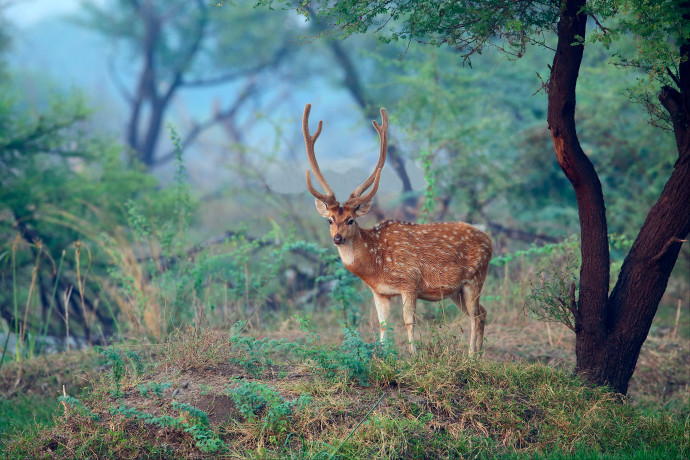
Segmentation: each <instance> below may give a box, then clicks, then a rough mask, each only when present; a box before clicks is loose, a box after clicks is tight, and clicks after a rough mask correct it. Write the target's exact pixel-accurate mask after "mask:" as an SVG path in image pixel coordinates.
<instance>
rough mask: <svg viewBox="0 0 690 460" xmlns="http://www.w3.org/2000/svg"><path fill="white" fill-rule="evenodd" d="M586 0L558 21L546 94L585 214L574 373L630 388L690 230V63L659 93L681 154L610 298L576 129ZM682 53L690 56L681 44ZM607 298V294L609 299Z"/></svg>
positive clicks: (598, 196) (593, 182) (604, 246)
mask: <svg viewBox="0 0 690 460" xmlns="http://www.w3.org/2000/svg"><path fill="white" fill-rule="evenodd" d="M584 6H585V0H568V1H566V2H565V4H564V6H563V10H562V12H561V18H560V21H559V23H558V46H557V50H556V54H555V56H554V61H553V66H552V71H551V78H550V80H549V93H548V122H549V129H550V130H551V136H552V139H553V144H554V148H555V150H556V156H557V158H558V164H559V165H560V167H561V169H562V170H563V172H564V173H565V175H566V176H567V177H568V179H569V180H570V182H571V183H572V185H573V189H574V191H575V196H576V199H577V205H578V212H579V217H580V231H581V237H580V238H581V251H582V266H581V269H580V295H579V299H578V301H577V308H576V309H575V308H574V310H575V311H574V314H575V333H576V345H575V353H576V357H577V365H576V372H577V373H578V374H579V375H581V376H582V377H584V378H586V379H587V380H589V381H591V382H593V383H596V384H598V385H608V386H610V387H612V388H613V389H614V390H616V391H618V392H620V393H622V394H625V393H626V392H627V390H628V382H629V381H630V378H631V377H632V374H633V371H634V370H635V365H636V363H637V358H638V356H639V353H640V349H641V348H642V344H643V343H644V341H645V339H646V338H647V334H648V333H649V328H650V326H651V324H652V319H653V318H654V315H655V314H656V310H657V307H658V305H659V302H660V300H661V296H662V295H663V293H664V291H665V290H666V285H667V283H668V278H669V276H670V274H671V270H672V269H673V266H674V265H675V262H676V259H677V257H678V253H679V251H680V245H681V241H682V240H683V239H684V238H685V237H686V236H687V234H688V232H689V231H690V208H689V206H688V203H690V187H688V183H690V159H689V156H690V154H689V151H690V142H689V141H688V129H687V128H688V121H689V120H690V116H688V113H689V112H688V108H689V107H690V104H689V103H688V94H690V92H689V86H690V85H689V84H688V78H689V77H690V75H689V73H690V72H688V62H687V61H686V62H684V63H683V64H682V65H681V67H680V79H679V81H681V84H680V85H679V86H680V91H676V90H675V89H673V88H668V87H667V88H664V91H663V92H662V95H661V96H660V100H661V101H662V104H663V105H664V106H665V107H666V108H667V110H668V111H669V113H670V114H671V118H672V120H673V124H674V132H675V134H676V142H677V146H678V151H679V159H678V161H677V162H676V165H675V169H674V171H673V174H672V175H671V177H670V179H669V181H668V182H667V184H666V186H665V188H664V191H663V192H662V194H661V196H660V198H659V201H658V202H657V203H656V204H655V205H654V207H652V209H651V210H650V212H649V215H648V216H647V219H646V221H645V223H644V225H643V226H642V229H641V230H640V233H639V234H638V236H637V239H636V240H635V242H634V243H633V246H632V248H631V250H630V252H629V253H628V256H627V257H626V259H625V261H624V263H623V267H622V269H621V273H620V275H619V277H618V281H617V283H616V286H615V288H614V289H613V291H612V292H611V296H610V297H608V288H609V251H608V235H607V227H606V213H605V206H604V198H603V193H602V189H601V183H600V182H599V178H598V176H597V173H596V171H595V170H594V166H593V165H592V163H591V161H589V158H587V156H586V155H585V154H584V152H583V151H582V148H581V146H580V144H579V140H578V138H577V132H576V130H575V86H576V83H577V76H578V72H579V68H580V64H581V61H582V53H583V46H582V45H573V44H574V43H576V42H577V41H578V39H579V38H582V37H584V36H585V28H586V21H587V15H586V14H584V13H581V12H580V11H581V9H582V7H584ZM681 54H682V55H683V56H688V46H687V44H684V45H683V47H682V48H681ZM607 297H608V298H607Z"/></svg>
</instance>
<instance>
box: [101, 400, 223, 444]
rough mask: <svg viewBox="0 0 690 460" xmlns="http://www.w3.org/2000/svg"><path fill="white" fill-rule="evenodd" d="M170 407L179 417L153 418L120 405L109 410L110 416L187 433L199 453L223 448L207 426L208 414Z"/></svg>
mask: <svg viewBox="0 0 690 460" xmlns="http://www.w3.org/2000/svg"><path fill="white" fill-rule="evenodd" d="M170 407H171V408H172V409H174V410H177V411H179V412H180V415H178V416H177V417H173V416H171V415H167V414H164V415H160V416H154V415H152V414H149V413H146V412H141V411H139V410H138V409H136V408H133V407H127V406H126V405H124V404H123V405H121V406H119V407H113V408H111V410H110V413H111V414H119V415H122V416H124V417H126V418H134V419H137V420H141V421H142V422H144V423H146V424H148V425H156V426H159V427H161V428H165V427H171V428H175V429H178V430H182V431H184V432H186V433H189V434H191V435H192V437H193V438H194V441H196V443H195V445H196V446H197V447H198V448H199V450H200V451H201V452H205V453H214V452H218V451H219V450H221V449H222V448H223V447H224V444H223V441H221V440H220V439H219V438H218V436H217V435H216V434H215V433H214V432H213V430H212V429H211V427H210V425H209V420H208V414H207V413H206V412H203V411H201V410H199V409H197V408H196V407H194V406H192V405H190V404H185V403H178V402H177V401H173V402H172V404H171V405H170Z"/></svg>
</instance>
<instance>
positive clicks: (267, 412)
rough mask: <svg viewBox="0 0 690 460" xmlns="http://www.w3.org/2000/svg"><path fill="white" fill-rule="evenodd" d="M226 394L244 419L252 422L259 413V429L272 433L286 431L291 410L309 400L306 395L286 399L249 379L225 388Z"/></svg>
mask: <svg viewBox="0 0 690 460" xmlns="http://www.w3.org/2000/svg"><path fill="white" fill-rule="evenodd" d="M227 394H228V395H229V396H230V397H231V398H232V400H233V401H234V402H235V405H236V407H237V410H238V411H239V413H240V414H241V415H242V416H243V417H244V418H245V419H246V420H248V421H250V422H253V421H255V420H257V417H259V415H260V421H261V429H262V430H266V431H269V432H271V433H273V434H274V435H282V434H284V433H286V432H287V431H288V426H289V423H290V416H291V415H292V413H293V410H295V409H300V408H302V407H304V406H306V405H307V404H309V402H310V401H311V398H310V397H308V396H300V397H298V398H296V399H293V400H292V401H287V400H286V399H285V398H284V397H283V396H282V395H281V394H280V393H279V392H278V391H276V390H275V389H273V388H271V387H269V386H267V385H264V384H262V383H259V382H253V381H249V380H243V381H240V382H237V383H236V384H235V385H234V386H233V387H231V388H229V389H228V390H227Z"/></svg>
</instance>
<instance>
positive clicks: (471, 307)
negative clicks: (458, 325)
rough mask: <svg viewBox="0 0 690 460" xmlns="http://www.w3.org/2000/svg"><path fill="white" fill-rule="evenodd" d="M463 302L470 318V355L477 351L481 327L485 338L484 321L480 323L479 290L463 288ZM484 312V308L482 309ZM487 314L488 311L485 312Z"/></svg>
mask: <svg viewBox="0 0 690 460" xmlns="http://www.w3.org/2000/svg"><path fill="white" fill-rule="evenodd" d="M462 300H463V301H464V302H463V303H464V304H465V308H466V309H467V314H468V315H469V317H470V355H472V354H474V353H475V351H477V338H478V334H477V332H478V329H479V328H480V327H481V329H482V332H481V336H482V337H483V336H484V319H482V320H481V326H480V323H479V315H480V308H481V306H480V305H479V290H478V289H476V287H475V286H474V285H471V284H466V285H464V286H463V287H462ZM482 310H483V308H482ZM485 312H486V310H485Z"/></svg>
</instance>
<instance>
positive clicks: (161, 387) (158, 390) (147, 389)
mask: <svg viewBox="0 0 690 460" xmlns="http://www.w3.org/2000/svg"><path fill="white" fill-rule="evenodd" d="M171 386H172V384H171V383H156V382H149V383H146V384H141V385H137V390H139V394H141V396H143V397H144V398H148V397H149V393H151V392H153V393H154V394H155V395H156V396H158V397H159V398H160V397H162V396H163V391H165V390H166V389H167V388H170V387H171Z"/></svg>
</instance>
